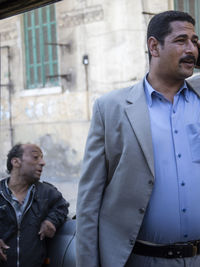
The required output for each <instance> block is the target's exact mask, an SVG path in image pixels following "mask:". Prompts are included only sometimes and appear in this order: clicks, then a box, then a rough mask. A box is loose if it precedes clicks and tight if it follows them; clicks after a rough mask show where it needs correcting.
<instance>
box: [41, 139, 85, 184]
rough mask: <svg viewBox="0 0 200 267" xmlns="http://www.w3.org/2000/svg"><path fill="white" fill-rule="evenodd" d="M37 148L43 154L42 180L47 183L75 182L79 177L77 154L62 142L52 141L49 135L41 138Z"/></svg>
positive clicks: (79, 163)
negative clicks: (44, 164)
mask: <svg viewBox="0 0 200 267" xmlns="http://www.w3.org/2000/svg"><path fill="white" fill-rule="evenodd" d="M38 143H39V146H40V147H41V149H42V151H43V153H44V160H45V162H46V166H45V167H44V170H43V173H42V177H41V178H42V179H43V180H46V179H45V178H47V179H48V182H50V183H51V182H58V183H59V182H66V181H68V182H69V181H70V182H73V181H74V182H77V181H78V178H79V175H80V166H81V162H80V160H79V159H78V153H77V151H76V150H74V149H73V148H71V147H70V146H69V145H68V144H66V143H65V142H64V141H59V142H58V141H57V142H56V143H55V142H54V141H53V138H52V136H51V135H45V136H42V137H41V138H40V139H39V142H38Z"/></svg>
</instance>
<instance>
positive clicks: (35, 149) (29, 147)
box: [23, 144, 43, 155]
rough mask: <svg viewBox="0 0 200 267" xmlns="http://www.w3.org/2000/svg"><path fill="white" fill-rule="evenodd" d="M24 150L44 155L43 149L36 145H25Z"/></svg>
mask: <svg viewBox="0 0 200 267" xmlns="http://www.w3.org/2000/svg"><path fill="white" fill-rule="evenodd" d="M23 150H24V152H28V153H39V154H41V155H43V153H42V150H41V148H40V147H39V146H37V145H35V144H24V145H23Z"/></svg>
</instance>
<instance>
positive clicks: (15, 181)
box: [8, 175, 30, 203]
mask: <svg viewBox="0 0 200 267" xmlns="http://www.w3.org/2000/svg"><path fill="white" fill-rule="evenodd" d="M8 187H9V189H10V190H11V192H12V194H13V195H14V196H15V197H16V198H17V199H18V201H19V202H20V203H22V202H23V200H24V198H25V196H26V194H27V191H28V189H29V187H30V185H29V184H27V183H25V182H24V181H23V180H22V179H20V177H15V176H12V175H11V177H10V179H9V182H8Z"/></svg>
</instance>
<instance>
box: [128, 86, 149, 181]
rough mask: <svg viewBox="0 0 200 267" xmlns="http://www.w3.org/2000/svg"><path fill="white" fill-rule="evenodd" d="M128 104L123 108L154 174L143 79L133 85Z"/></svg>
mask: <svg viewBox="0 0 200 267" xmlns="http://www.w3.org/2000/svg"><path fill="white" fill-rule="evenodd" d="M127 102H128V103H129V105H128V106H127V107H126V108H125V111H126V114H127V116H128V119H129V122H130V124H131V126H132V128H133V131H134V132H135V135H136V136H137V139H138V142H139V143H140V146H141V148H142V151H143V152H144V155H145V158H146V161H147V163H148V166H149V168H150V170H151V173H152V174H153V176H154V157H153V145H152V136H151V125H150V119H149V112H148V107H147V103H146V97H145V93H144V88H143V81H142V82H140V83H138V84H136V85H135V86H133V89H132V90H131V91H130V95H129V96H128V98H127Z"/></svg>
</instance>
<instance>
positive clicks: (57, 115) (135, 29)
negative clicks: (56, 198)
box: [0, 0, 200, 214]
mask: <svg viewBox="0 0 200 267" xmlns="http://www.w3.org/2000/svg"><path fill="white" fill-rule="evenodd" d="M199 2H200V1H199V0H194V1H189V0H188V1H185V0H184V1H178V0H177V1H171V0H170V1H167V0H165V1H158V0H141V1H137V0H132V1H130V0H115V1H109V0H63V1H61V2H58V3H56V4H54V5H49V6H46V7H43V8H40V9H36V10H33V11H30V12H28V13H25V14H21V15H18V16H14V17H10V18H7V19H4V20H1V21H0V52H1V53H0V55H1V56H0V61H1V80H0V84H1V87H0V90H1V91H0V101H1V103H0V104H1V109H0V147H1V153H0V175H1V177H5V176H6V172H5V166H6V155H7V152H8V150H9V149H10V148H11V146H12V145H13V144H16V143H18V142H22V143H27V142H30V143H36V144H38V145H39V146H41V148H42V149H43V152H44V157H45V161H46V167H45V169H44V173H43V176H42V178H43V179H44V180H47V181H49V182H51V183H53V184H55V185H56V186H57V187H58V188H59V190H61V191H62V193H63V195H64V196H65V197H66V199H67V200H68V201H69V202H70V203H71V214H73V213H75V202H76V194H77V184H78V180H79V175H80V166H81V161H82V157H83V153H84V146H85V141H86V137H87V133H88V129H89V124H90V119H91V114H92V105H93V102H94V100H95V99H96V98H97V97H98V96H100V95H102V94H104V93H106V92H108V91H110V90H113V89H116V90H117V89H118V88H121V87H126V86H129V85H131V84H133V83H135V82H137V81H138V80H140V79H141V78H142V77H143V76H144V75H145V73H146V71H147V70H148V54H147V47H146V28H147V24H148V22H149V19H150V18H151V17H152V15H154V14H156V13H158V12H161V11H164V10H169V9H174V8H176V9H180V10H186V9H187V10H189V11H191V13H192V14H193V15H194V16H198V14H197V13H198V12H196V11H195V10H196V9H195V8H198V6H199V4H200V3H199ZM189 3H190V4H189ZM192 5H193V7H192ZM192 8H193V9H192ZM190 9H191V10H190ZM192 10H193V11H192ZM195 12H196V13H195ZM198 27H199V26H198Z"/></svg>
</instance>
